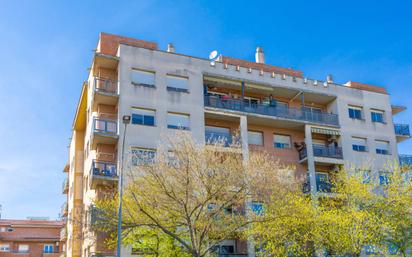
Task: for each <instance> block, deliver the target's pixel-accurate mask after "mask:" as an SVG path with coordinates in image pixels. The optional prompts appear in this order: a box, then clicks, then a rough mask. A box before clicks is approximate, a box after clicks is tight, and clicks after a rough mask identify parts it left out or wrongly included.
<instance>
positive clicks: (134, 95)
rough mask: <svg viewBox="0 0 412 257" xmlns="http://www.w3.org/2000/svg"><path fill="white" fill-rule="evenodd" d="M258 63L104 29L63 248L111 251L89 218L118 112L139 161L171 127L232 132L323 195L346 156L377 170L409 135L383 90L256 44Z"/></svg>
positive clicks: (77, 133)
mask: <svg viewBox="0 0 412 257" xmlns="http://www.w3.org/2000/svg"><path fill="white" fill-rule="evenodd" d="M256 61H257V62H249V61H245V60H239V59H234V58H230V57H226V56H219V57H218V58H217V60H215V61H212V62H211V61H210V60H208V59H202V58H197V57H192V56H187V55H184V54H179V53H176V52H175V49H174V47H173V46H172V45H169V46H168V50H167V51H162V50H159V49H158V47H157V45H156V43H152V42H147V41H142V40H136V39H131V38H125V37H120V36H115V35H109V34H105V33H101V34H100V40H99V42H98V45H97V49H96V52H95V54H94V57H93V61H92V66H91V70H90V74H89V77H88V79H87V81H86V82H85V83H84V84H83V87H82V91H81V95H80V100H79V103H78V107H77V111H76V114H75V118H74V122H73V136H72V140H71V144H70V152H69V162H68V164H67V165H66V167H65V169H64V170H65V171H66V172H68V182H67V183H65V184H64V186H63V192H64V193H68V203H67V204H65V205H64V206H63V208H62V215H63V216H67V217H68V219H67V232H68V236H67V244H66V245H67V256H70V257H79V256H83V257H89V256H96V255H97V254H99V255H103V256H113V251H109V250H108V249H106V248H105V247H104V240H102V238H103V235H100V234H95V233H94V232H92V231H91V230H90V229H89V226H90V222H91V221H92V215H91V214H92V211H91V210H92V209H91V208H92V207H91V206H92V202H93V200H94V199H98V198H100V197H103V196H104V195H105V194H106V193H107V192H110V190H117V180H118V176H117V174H118V171H117V167H118V165H119V162H120V160H121V158H120V157H121V156H122V147H121V142H122V140H123V136H124V125H123V124H122V117H123V115H131V116H132V122H131V124H130V125H128V126H129V127H128V130H127V135H126V137H125V149H126V151H127V153H133V154H135V155H137V159H138V155H139V154H142V153H147V152H155V151H156V148H157V147H158V145H159V143H160V139H161V136H162V135H165V134H168V133H172V132H173V131H175V129H176V128H181V129H185V130H187V131H190V132H188V133H191V134H192V135H193V138H194V139H195V140H196V141H198V142H201V143H206V144H207V143H210V142H213V141H214V140H215V139H216V138H225V139H226V140H227V142H228V144H227V145H228V146H229V145H230V142H232V140H238V138H234V135H235V131H239V134H240V142H241V145H242V148H241V151H242V153H243V154H244V156H245V158H246V157H247V156H248V151H255V150H265V151H268V152H270V153H272V154H273V155H274V156H276V157H278V158H279V159H280V160H281V161H282V162H283V163H286V164H291V165H293V166H295V167H296V176H297V177H299V178H300V179H301V181H302V184H303V185H304V190H306V191H307V192H310V193H311V194H313V195H316V196H322V195H325V194H326V195H327V194H328V191H330V183H329V182H328V180H329V177H330V176H333V173H334V172H336V171H338V169H339V167H340V166H342V165H346V166H347V167H349V166H352V165H355V166H356V167H358V168H359V169H365V170H368V171H369V172H371V173H379V172H382V169H383V167H384V166H385V164H386V163H387V162H393V161H397V160H398V151H397V143H398V142H400V141H402V140H404V139H407V138H409V137H410V134H409V126H408V125H404V124H402V125H401V124H394V123H393V119H392V116H393V115H395V114H397V113H399V112H401V111H403V110H404V109H405V108H404V107H399V106H392V105H391V102H390V96H389V94H388V93H387V92H386V90H385V89H384V88H382V87H377V86H372V85H367V84H362V83H358V82H348V83H346V84H344V85H341V84H338V83H335V82H334V81H333V79H332V77H331V76H328V78H327V80H326V81H320V80H314V79H307V78H305V77H304V76H303V73H302V72H301V71H298V70H294V69H286V68H279V67H275V66H272V65H267V64H265V63H264V55H263V50H262V48H258V49H257V52H256ZM145 156H146V154H145ZM307 174H309V176H308V177H309V180H308V181H307V182H305V181H306V180H307ZM78 221H82V222H78ZM222 249H223V251H225V252H227V253H231V254H232V255H231V256H246V255H247V253H248V250H247V243H246V242H244V241H240V240H237V239H234V238H232V239H231V238H228V240H227V241H225V242H224V243H223V244H222ZM250 249H251V247H250V248H249V256H253V251H252V250H250ZM123 253H124V256H129V255H131V251H130V249H125V250H124V251H123ZM122 255H123V254H122Z"/></svg>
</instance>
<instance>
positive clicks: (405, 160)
mask: <svg viewBox="0 0 412 257" xmlns="http://www.w3.org/2000/svg"><path fill="white" fill-rule="evenodd" d="M399 164H400V165H401V166H412V155H407V154H400V155H399Z"/></svg>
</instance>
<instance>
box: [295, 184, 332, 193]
mask: <svg viewBox="0 0 412 257" xmlns="http://www.w3.org/2000/svg"><path fill="white" fill-rule="evenodd" d="M333 188H334V185H333V184H332V183H330V182H327V181H317V182H316V191H317V192H321V193H331V192H332V189H333ZM302 190H303V193H310V182H309V181H307V182H305V183H303V189H302Z"/></svg>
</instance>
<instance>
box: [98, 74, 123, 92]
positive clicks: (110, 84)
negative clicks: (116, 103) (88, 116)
mask: <svg viewBox="0 0 412 257" xmlns="http://www.w3.org/2000/svg"><path fill="white" fill-rule="evenodd" d="M94 90H95V91H96V92H99V93H104V94H112V95H117V94H118V83H117V81H113V80H110V79H106V78H100V77H95V78H94Z"/></svg>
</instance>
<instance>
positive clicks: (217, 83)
mask: <svg viewBox="0 0 412 257" xmlns="http://www.w3.org/2000/svg"><path fill="white" fill-rule="evenodd" d="M204 83H205V84H206V85H208V86H210V87H219V88H225V89H230V90H234V91H237V92H239V93H240V91H241V90H242V88H241V87H242V82H241V81H240V80H230V79H224V78H214V77H205V82H204ZM245 90H246V94H247V93H252V94H260V95H262V96H263V95H264V96H269V95H270V94H272V95H273V96H274V97H280V98H286V99H289V100H292V99H293V100H294V101H301V95H300V92H302V91H300V90H298V89H295V88H286V87H280V86H276V85H265V84H255V83H250V82H247V81H246V82H245ZM303 94H304V98H305V103H306V104H309V105H310V104H311V103H317V104H321V105H326V104H328V103H330V102H332V101H333V100H335V99H336V96H334V95H328V94H322V93H316V92H313V91H303Z"/></svg>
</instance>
